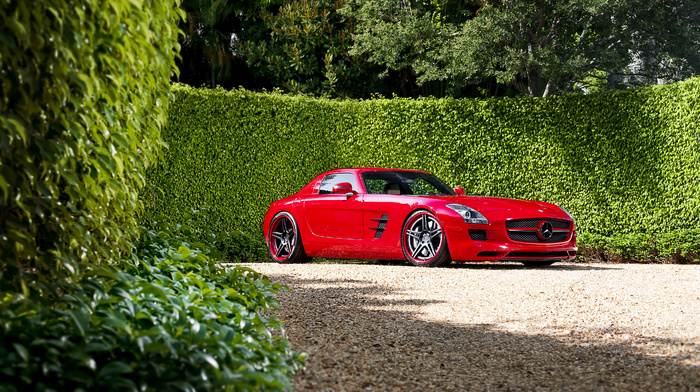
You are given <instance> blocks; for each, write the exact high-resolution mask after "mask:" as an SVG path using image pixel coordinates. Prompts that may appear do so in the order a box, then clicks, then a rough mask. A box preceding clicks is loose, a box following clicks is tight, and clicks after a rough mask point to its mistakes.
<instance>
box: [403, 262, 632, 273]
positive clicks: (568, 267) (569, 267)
mask: <svg viewBox="0 0 700 392" xmlns="http://www.w3.org/2000/svg"><path fill="white" fill-rule="evenodd" d="M407 265H408V264H407ZM444 268H464V269H475V270H478V269H496V270H540V269H544V270H562V271H605V270H611V271H612V270H619V269H621V268H619V267H613V266H610V267H607V266H605V267H602V266H600V265H589V264H571V263H568V264H560V263H555V264H552V265H548V266H540V267H531V266H526V265H522V264H520V263H460V262H453V263H451V264H450V265H448V266H445V267H444Z"/></svg>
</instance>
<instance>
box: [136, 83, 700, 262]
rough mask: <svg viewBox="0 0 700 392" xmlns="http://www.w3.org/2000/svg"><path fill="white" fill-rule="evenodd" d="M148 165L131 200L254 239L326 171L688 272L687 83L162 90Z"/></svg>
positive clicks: (692, 172)
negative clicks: (412, 178)
mask: <svg viewBox="0 0 700 392" xmlns="http://www.w3.org/2000/svg"><path fill="white" fill-rule="evenodd" d="M173 92H174V100H173V101H172V103H171V106H170V109H169V120H168V126H167V127H166V129H165V130H164V132H163V138H164V140H165V141H166V143H168V145H169V148H168V149H167V151H166V152H165V158H164V162H163V164H162V165H159V166H158V167H156V168H154V169H153V170H150V171H149V172H148V174H147V183H148V187H147V189H146V191H145V192H144V193H143V194H142V199H143V200H144V201H145V202H146V203H147V204H148V205H149V206H150V210H152V211H156V212H160V213H164V214H166V215H170V216H173V217H175V218H176V217H177V216H178V214H179V211H187V209H189V208H191V207H195V208H196V207H200V206H205V205H209V206H211V207H212V212H213V213H212V214H211V215H210V217H211V219H210V220H208V221H206V222H204V221H200V222H198V224H200V225H207V226H208V227H212V228H214V229H215V230H217V231H227V230H233V229H240V230H243V231H245V232H248V233H251V235H252V237H253V238H257V239H259V238H261V236H262V233H261V227H260V225H261V222H262V217H263V215H264V213H265V211H266V209H267V206H268V205H269V204H270V203H271V202H272V201H274V200H276V199H279V198H281V197H284V196H287V195H289V194H292V193H294V192H296V191H297V190H298V189H300V188H301V186H303V185H304V184H306V183H307V182H308V181H309V180H310V179H311V178H313V176H315V175H317V174H318V173H320V172H323V171H325V170H328V169H333V168H338V167H353V166H379V167H396V168H407V169H421V170H426V171H429V172H433V173H435V174H437V175H438V176H439V177H441V178H443V179H444V180H446V181H448V182H449V183H451V184H453V185H460V186H462V187H463V188H465V191H466V193H467V194H474V195H484V196H502V197H513V198H522V199H536V200H544V201H548V202H553V203H556V204H559V205H561V206H563V207H564V208H566V209H567V210H569V211H570V212H571V213H572V214H573V215H574V216H575V217H576V219H577V223H578V227H579V233H580V237H579V238H580V242H581V246H582V250H583V256H584V257H586V258H587V257H598V256H601V255H602V256H603V257H605V258H608V259H616V258H618V259H620V260H640V261H641V260H655V261H675V262H692V261H698V257H697V249H698V244H700V242H698V232H699V231H698V230H699V229H698V224H697V217H698V216H700V187H698V186H697V183H698V181H700V164H699V163H700V148H699V147H700V128H699V125H698V124H700V121H698V120H699V119H700V79H698V78H696V79H691V80H688V81H685V82H681V83H676V84H673V85H667V86H657V87H651V88H644V89H637V90H631V91H624V92H615V93H608V94H600V95H592V96H563V97H552V98H546V99H532V98H517V99H511V98H503V99H489V100H475V99H459V100H458V99H418V100H409V99H398V98H396V99H376V100H366V101H331V100H323V99H312V98H307V97H290V96H282V95H276V94H270V93H266V94H260V93H252V92H249V91H245V90H234V91H224V90H222V89H217V90H207V89H194V88H190V87H186V86H181V85H175V86H174V87H173Z"/></svg>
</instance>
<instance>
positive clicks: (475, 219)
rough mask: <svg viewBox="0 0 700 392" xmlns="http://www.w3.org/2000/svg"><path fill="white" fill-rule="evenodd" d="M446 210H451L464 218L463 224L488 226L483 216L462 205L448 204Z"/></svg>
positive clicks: (487, 221)
mask: <svg viewBox="0 0 700 392" xmlns="http://www.w3.org/2000/svg"><path fill="white" fill-rule="evenodd" d="M447 207H448V208H450V209H451V210H453V211H454V212H456V213H458V214H459V215H462V218H464V223H476V224H478V225H488V224H489V220H488V219H486V217H485V216H483V215H481V213H479V211H477V210H475V209H473V208H470V207H467V206H465V205H462V204H448V205H447Z"/></svg>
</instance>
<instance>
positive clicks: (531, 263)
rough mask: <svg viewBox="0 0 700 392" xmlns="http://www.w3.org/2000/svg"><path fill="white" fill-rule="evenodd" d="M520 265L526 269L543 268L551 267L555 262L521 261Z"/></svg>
mask: <svg viewBox="0 0 700 392" xmlns="http://www.w3.org/2000/svg"><path fill="white" fill-rule="evenodd" d="M521 263H523V264H525V265H526V266H528V267H545V266H548V265H552V264H554V263H556V261H552V260H523V261H521Z"/></svg>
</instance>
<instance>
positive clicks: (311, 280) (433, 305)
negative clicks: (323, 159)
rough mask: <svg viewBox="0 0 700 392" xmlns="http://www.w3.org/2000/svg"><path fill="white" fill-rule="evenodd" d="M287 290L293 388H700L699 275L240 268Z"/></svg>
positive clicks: (623, 270) (284, 313) (584, 267)
mask: <svg viewBox="0 0 700 392" xmlns="http://www.w3.org/2000/svg"><path fill="white" fill-rule="evenodd" d="M247 266H249V267H252V268H253V269H255V270H256V271H258V272H261V273H264V274H266V275H268V276H269V277H270V278H272V279H273V280H274V281H277V282H280V283H283V284H286V285H288V286H289V288H290V292H289V293H282V294H279V295H278V298H279V300H280V302H281V307H282V309H281V311H280V312H279V317H280V318H282V319H283V320H284V321H285V323H286V326H287V336H288V337H289V339H290V341H291V342H292V344H293V345H294V348H295V349H296V350H297V351H304V352H307V353H309V359H308V367H307V369H306V370H305V371H303V372H301V373H300V374H298V375H297V376H296V377H295V379H294V385H295V390H318V391H324V390H327V391H343V390H347V391H355V390H376V391H384V390H386V391H393V390H445V391H452V390H572V391H580V390H616V391H617V390H629V391H640V390H652V391H653V390H663V391H676V390H678V391H685V390H700V350H699V348H700V316H699V315H700V284H698V282H700V268H698V267H697V266H683V265H624V264H595V265H589V264H555V265H554V266H552V267H547V268H527V267H523V266H520V265H517V264H505V263H504V264H455V265H452V266H450V267H448V268H438V269H427V268H415V267H409V266H404V265H377V264H330V263H329V264H323V263H319V264H301V265H278V264H267V263H265V264H248V265H247Z"/></svg>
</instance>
